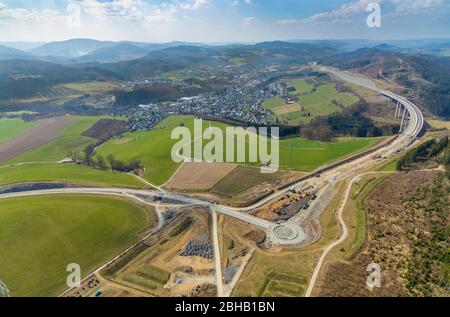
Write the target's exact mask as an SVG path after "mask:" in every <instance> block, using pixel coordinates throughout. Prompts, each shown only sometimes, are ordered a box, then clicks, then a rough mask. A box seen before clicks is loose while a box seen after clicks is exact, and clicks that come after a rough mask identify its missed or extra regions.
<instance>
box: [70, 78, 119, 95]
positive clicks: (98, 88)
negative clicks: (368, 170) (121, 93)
mask: <svg viewBox="0 0 450 317" xmlns="http://www.w3.org/2000/svg"><path fill="white" fill-rule="evenodd" d="M63 87H65V88H68V89H72V90H76V91H78V92H80V93H89V94H92V93H103V92H108V91H112V90H115V89H118V88H120V87H121V85H120V83H118V82H113V81H91V82H84V83H69V84H65V85H63Z"/></svg>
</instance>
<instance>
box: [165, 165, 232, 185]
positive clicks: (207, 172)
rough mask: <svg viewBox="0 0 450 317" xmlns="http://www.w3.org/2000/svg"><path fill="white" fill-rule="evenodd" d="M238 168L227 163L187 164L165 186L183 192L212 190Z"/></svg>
mask: <svg viewBox="0 0 450 317" xmlns="http://www.w3.org/2000/svg"><path fill="white" fill-rule="evenodd" d="M236 167H237V165H235V164H226V163H195V162H191V163H185V164H183V166H182V167H181V168H180V169H179V170H178V171H177V173H176V174H175V175H174V176H173V177H172V178H171V180H170V181H169V182H168V183H167V184H166V185H165V186H166V187H167V188H170V189H181V190H210V189H211V188H213V187H214V186H215V185H216V184H217V183H218V182H219V181H220V180H221V179H223V178H224V177H226V176H227V175H228V174H229V173H231V172H232V171H233V170H234V169H235V168H236Z"/></svg>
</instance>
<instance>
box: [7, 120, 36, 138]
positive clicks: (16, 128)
mask: <svg viewBox="0 0 450 317" xmlns="http://www.w3.org/2000/svg"><path fill="white" fill-rule="evenodd" d="M34 124H35V122H24V121H23V120H22V119H19V118H17V119H0V143H3V142H5V141H7V140H9V139H11V138H12V137H14V136H16V135H17V134H19V133H20V132H22V131H24V130H26V129H27V128H29V127H31V126H33V125H34Z"/></svg>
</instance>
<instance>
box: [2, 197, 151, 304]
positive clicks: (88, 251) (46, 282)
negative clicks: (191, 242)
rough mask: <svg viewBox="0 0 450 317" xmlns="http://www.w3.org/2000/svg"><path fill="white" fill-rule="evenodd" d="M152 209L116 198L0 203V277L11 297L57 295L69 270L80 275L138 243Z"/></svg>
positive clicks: (73, 198)
mask: <svg viewBox="0 0 450 317" xmlns="http://www.w3.org/2000/svg"><path fill="white" fill-rule="evenodd" d="M155 223H156V215H155V213H154V211H153V210H151V209H150V208H147V207H146V208H144V207H140V206H137V205H134V204H132V203H130V202H128V201H126V200H123V199H120V198H105V197H100V196H78V195H64V196H56V195H55V196H37V197H21V198H11V199H2V200H0V250H1V256H0V272H1V278H2V280H3V281H4V282H5V284H6V285H7V287H8V288H9V290H10V292H11V295H12V296H16V297H17V296H19V297H20V296H55V295H57V294H58V293H60V292H61V291H63V290H64V289H65V288H66V279H67V276H68V274H69V273H67V271H66V269H67V265H68V264H70V263H77V264H79V265H80V267H81V271H82V275H86V274H87V273H89V272H90V271H91V270H93V269H94V268H96V267H98V266H100V265H101V264H103V263H104V262H106V261H108V260H109V259H111V258H112V257H114V256H115V255H117V254H118V253H120V252H121V251H122V250H125V249H126V248H127V247H129V246H131V245H132V244H134V243H136V242H138V241H139V239H140V238H139V232H140V231H142V230H143V229H144V228H146V227H148V226H154V225H155Z"/></svg>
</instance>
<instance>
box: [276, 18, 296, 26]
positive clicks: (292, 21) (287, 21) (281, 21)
mask: <svg viewBox="0 0 450 317" xmlns="http://www.w3.org/2000/svg"><path fill="white" fill-rule="evenodd" d="M277 23H278V24H281V25H294V24H299V23H300V20H297V19H286V20H279V21H277Z"/></svg>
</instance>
